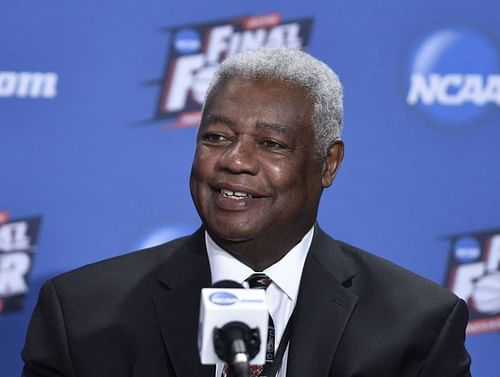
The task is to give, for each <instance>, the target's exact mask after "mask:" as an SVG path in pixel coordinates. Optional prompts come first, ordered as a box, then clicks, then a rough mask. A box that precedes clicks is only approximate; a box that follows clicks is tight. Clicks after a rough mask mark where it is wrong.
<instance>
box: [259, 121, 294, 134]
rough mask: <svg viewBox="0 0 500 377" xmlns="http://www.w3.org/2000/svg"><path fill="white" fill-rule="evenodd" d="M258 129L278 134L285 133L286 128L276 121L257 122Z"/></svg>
mask: <svg viewBox="0 0 500 377" xmlns="http://www.w3.org/2000/svg"><path fill="white" fill-rule="evenodd" d="M257 129H258V130H270V131H274V132H277V133H279V134H282V135H284V134H286V131H287V128H286V127H285V126H283V125H281V124H276V123H257Z"/></svg>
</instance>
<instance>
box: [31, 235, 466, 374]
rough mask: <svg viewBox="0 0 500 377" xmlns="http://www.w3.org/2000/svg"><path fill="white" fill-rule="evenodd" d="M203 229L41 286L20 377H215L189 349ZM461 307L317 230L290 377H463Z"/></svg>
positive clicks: (205, 281)
mask: <svg viewBox="0 0 500 377" xmlns="http://www.w3.org/2000/svg"><path fill="white" fill-rule="evenodd" d="M209 285H210V270H209V264H208V258H207V255H206V249H205V243H204V236H203V230H202V229H200V230H199V231H197V232H196V233H195V234H194V235H192V236H190V237H185V238H181V239H178V240H175V241H172V242H170V243H167V244H164V245H161V246H158V247H154V248H151V249H148V250H144V251H139V252H135V253H131V254H128V255H124V256H119V257H116V258H113V259H110V260H107V261H103V262H99V263H96V264H92V265H89V266H86V267H83V268H80V269H78V270H76V271H73V272H70V273H67V274H64V275H61V276H59V277H57V278H55V279H53V280H50V281H48V282H47V283H46V284H45V285H44V287H43V288H42V291H41V293H40V299H39V303H38V305H37V307H36V309H35V311H34V314H33V317H32V320H31V323H30V326H29V329H28V334H27V340H26V346H25V348H24V350H23V358H24V361H25V368H24V376H26V377H35V376H36V377H40V376H44V377H45V376H54V377H55V376H65V377H73V376H75V377H76V376H78V377H127V376H134V377H173V376H176V377H199V376H200V377H201V376H203V377H214V374H215V371H214V367H212V366H202V365H200V362H199V357H198V352H197V344H196V339H197V327H198V309H199V301H200V289H201V288H203V287H207V286H209ZM466 323H467V310H466V307H465V304H464V303H463V301H461V300H459V299H458V298H457V297H455V296H454V295H452V294H451V293H449V292H448V291H446V290H445V289H443V288H441V287H439V286H438V285H436V284H434V283H431V282H429V281H427V280H425V279H423V278H420V277H418V276H416V275H414V274H412V273H410V272H408V271H405V270H403V269H401V268H399V267H397V266H395V265H393V264H392V263H390V262H387V261H384V260H382V259H380V258H378V257H375V256H373V255H370V254H368V253H366V252H364V251H361V250H359V249H356V248H354V247H352V246H349V245H347V244H345V243H342V242H338V241H334V240H333V239H331V238H330V237H329V236H327V235H326V234H325V233H323V232H322V231H321V230H320V229H319V227H316V231H315V236H314V239H313V242H312V245H311V250H310V252H309V255H308V257H307V259H306V263H305V266H304V271H303V275H302V281H301V285H300V292H299V297H298V301H297V306H296V314H295V320H294V323H293V328H292V334H291V341H290V349H289V362H288V372H287V376H288V377H326V376H332V377H348V376H349V377H375V376H380V377H391V376H393V377H410V376H420V377H451V376H470V373H469V364H470V359H469V356H468V354H467V352H466V350H465V348H464V328H465V326H466Z"/></svg>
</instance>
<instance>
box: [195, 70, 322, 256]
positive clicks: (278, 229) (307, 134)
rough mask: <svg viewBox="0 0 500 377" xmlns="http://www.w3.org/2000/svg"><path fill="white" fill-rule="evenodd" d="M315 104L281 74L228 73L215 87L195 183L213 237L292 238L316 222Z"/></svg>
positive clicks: (199, 144) (223, 239)
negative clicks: (254, 76)
mask: <svg viewBox="0 0 500 377" xmlns="http://www.w3.org/2000/svg"><path fill="white" fill-rule="evenodd" d="M311 111H312V103H311V101H310V100H309V99H307V97H306V93H305V91H304V90H303V89H302V88H300V87H298V86H296V85H293V84H290V83H286V82H284V81H281V80H275V79H266V78H259V79H254V80H251V79H242V78H230V79H226V80H225V81H223V82H222V83H221V84H220V85H219V86H218V87H217V88H216V89H215V91H214V93H213V95H212V96H211V98H210V99H209V100H208V102H207V104H206V106H205V109H204V113H203V117H202V122H201V125H200V129H199V131H198V136H197V146H196V153H195V157H194V161H193V166H192V171H191V182H190V185H191V195H192V197H193V200H194V203H195V205H196V208H197V210H198V213H199V215H200V217H201V219H202V221H203V223H204V224H205V226H206V228H207V230H208V232H209V233H210V235H211V236H212V237H213V238H214V239H215V240H216V241H219V243H221V244H224V245H227V242H228V241H229V242H233V241H237V242H241V241H254V240H258V241H266V242H267V241H270V242H274V241H279V240H283V239H284V240H286V241H289V242H290V243H292V244H291V245H290V246H293V244H295V243H296V242H298V241H299V240H300V237H302V236H303V235H304V234H305V232H307V230H309V228H310V227H311V226H312V225H313V224H314V222H315V219H316V213H317V208H318V204H319V199H320V196H321V192H322V189H323V183H322V164H321V163H320V162H318V160H317V158H316V150H315V146H314V134H313V129H312V125H311ZM297 237H299V238H298V239H297Z"/></svg>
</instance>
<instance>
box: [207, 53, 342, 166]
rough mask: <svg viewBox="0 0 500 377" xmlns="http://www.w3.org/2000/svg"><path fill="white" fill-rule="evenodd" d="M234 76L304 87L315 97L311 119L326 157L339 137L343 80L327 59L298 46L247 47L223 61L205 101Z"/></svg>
mask: <svg viewBox="0 0 500 377" xmlns="http://www.w3.org/2000/svg"><path fill="white" fill-rule="evenodd" d="M235 76H243V77H249V78H258V77H271V78H275V79H279V80H285V81H288V82H291V83H294V84H296V85H298V86H300V87H302V88H304V89H305V90H306V92H307V93H308V94H309V95H310V96H311V98H312V100H313V106H314V108H313V114H312V119H311V120H312V123H313V129H314V138H315V143H316V151H317V153H318V154H319V156H320V157H325V156H326V153H327V151H328V148H329V147H330V146H331V145H332V144H333V143H334V142H335V140H338V139H340V134H341V130H342V117H343V107H342V84H341V83H340V80H339V78H338V76H337V75H336V74H335V72H333V71H332V70H331V69H330V67H328V66H327V65H326V64H325V63H323V62H321V61H319V60H318V59H316V58H314V57H312V56H311V55H309V54H307V53H305V52H303V51H300V50H296V49H289V48H270V47H263V48H257V49H253V50H248V51H245V52H243V53H240V54H237V55H234V56H232V57H229V58H228V59H226V60H225V61H224V62H222V64H221V65H220V67H219V68H218V70H217V71H216V72H215V75H214V76H213V78H212V81H211V83H210V85H209V87H208V90H207V93H206V100H205V103H206V102H207V100H208V99H209V98H210V96H211V95H212V93H213V91H214V89H215V88H216V87H217V86H218V85H219V84H220V83H221V81H222V80H223V79H225V78H228V77H235Z"/></svg>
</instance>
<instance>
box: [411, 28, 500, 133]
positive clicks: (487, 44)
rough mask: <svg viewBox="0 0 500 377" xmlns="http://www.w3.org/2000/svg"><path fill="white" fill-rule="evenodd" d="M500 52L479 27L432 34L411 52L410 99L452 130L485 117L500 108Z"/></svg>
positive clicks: (450, 29) (417, 106) (432, 118)
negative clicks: (479, 30)
mask: <svg viewBox="0 0 500 377" xmlns="http://www.w3.org/2000/svg"><path fill="white" fill-rule="evenodd" d="M499 55H500V54H499V51H498V48H497V46H495V44H494V43H493V42H492V41H491V40H490V39H489V38H487V37H486V36H485V35H483V34H481V33H480V32H478V31H477V30H474V29H469V28H458V27H456V28H446V29H440V30H437V31H434V32H432V33H431V34H429V35H427V36H425V37H424V38H423V39H422V40H421V41H420V43H419V44H418V45H417V46H416V48H415V49H414V50H413V51H412V53H411V57H410V59H411V60H410V64H409V73H408V88H407V95H406V103H407V104H408V105H409V106H412V107H415V108H417V109H418V111H419V112H420V113H421V114H423V115H424V116H425V117H426V118H427V119H429V120H430V121H433V122H434V123H438V124H440V125H442V126H445V127H447V128H457V127H461V126H466V125H470V124H471V123H473V122H476V121H478V120H480V119H482V118H483V117H484V116H486V115H488V114H489V113H491V112H492V111H496V110H497V109H498V108H499V106H500V74H499V72H500V70H499V66H500V59H499Z"/></svg>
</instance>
